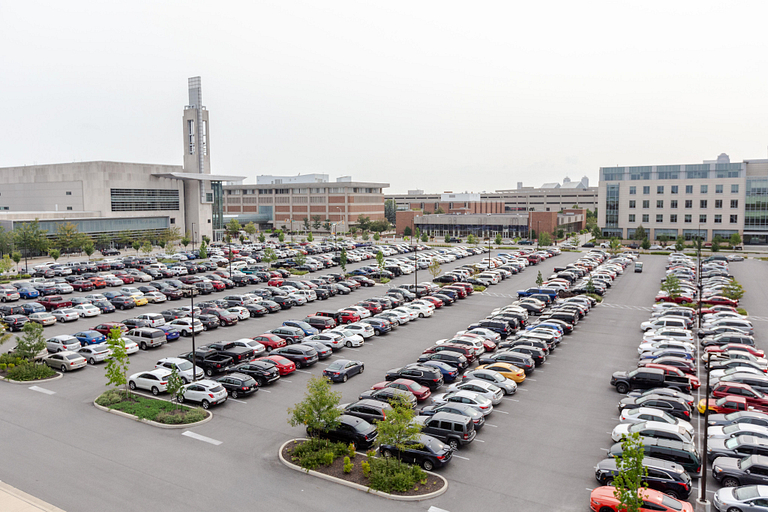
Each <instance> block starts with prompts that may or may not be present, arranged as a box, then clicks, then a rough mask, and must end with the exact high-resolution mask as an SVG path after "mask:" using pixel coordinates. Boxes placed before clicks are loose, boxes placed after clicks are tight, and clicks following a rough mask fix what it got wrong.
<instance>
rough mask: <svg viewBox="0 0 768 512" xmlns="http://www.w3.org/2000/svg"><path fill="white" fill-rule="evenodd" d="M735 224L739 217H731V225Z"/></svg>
mask: <svg viewBox="0 0 768 512" xmlns="http://www.w3.org/2000/svg"><path fill="white" fill-rule="evenodd" d="M737 222H739V216H738V215H731V224H736V223H737Z"/></svg>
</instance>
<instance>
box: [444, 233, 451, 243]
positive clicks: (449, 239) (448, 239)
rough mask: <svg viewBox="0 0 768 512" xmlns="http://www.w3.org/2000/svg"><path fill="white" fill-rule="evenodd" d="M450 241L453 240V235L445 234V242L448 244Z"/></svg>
mask: <svg viewBox="0 0 768 512" xmlns="http://www.w3.org/2000/svg"><path fill="white" fill-rule="evenodd" d="M450 242H451V235H445V243H447V244H448V243H450Z"/></svg>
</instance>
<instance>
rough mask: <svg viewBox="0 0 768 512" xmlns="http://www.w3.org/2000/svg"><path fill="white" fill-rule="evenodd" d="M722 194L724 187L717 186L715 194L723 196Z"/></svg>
mask: <svg viewBox="0 0 768 512" xmlns="http://www.w3.org/2000/svg"><path fill="white" fill-rule="evenodd" d="M722 193H723V186H722V185H715V194H722Z"/></svg>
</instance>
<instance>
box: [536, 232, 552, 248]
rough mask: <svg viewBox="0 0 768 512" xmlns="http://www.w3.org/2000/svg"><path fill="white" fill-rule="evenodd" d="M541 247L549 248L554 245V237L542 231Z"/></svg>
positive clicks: (540, 237)
mask: <svg viewBox="0 0 768 512" xmlns="http://www.w3.org/2000/svg"><path fill="white" fill-rule="evenodd" d="M539 245H543V246H545V247H546V246H548V245H552V235H550V234H549V233H547V232H546V231H542V232H541V233H539Z"/></svg>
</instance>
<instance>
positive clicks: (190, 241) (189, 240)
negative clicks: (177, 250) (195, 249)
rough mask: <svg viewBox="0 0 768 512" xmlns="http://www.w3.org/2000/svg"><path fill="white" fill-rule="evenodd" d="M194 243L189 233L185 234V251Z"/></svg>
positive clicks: (182, 239)
mask: <svg viewBox="0 0 768 512" xmlns="http://www.w3.org/2000/svg"><path fill="white" fill-rule="evenodd" d="M191 243H192V238H190V236H189V231H187V232H186V233H184V236H183V237H181V245H183V246H184V249H185V250H186V248H187V246H188V245H189V244H191Z"/></svg>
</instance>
